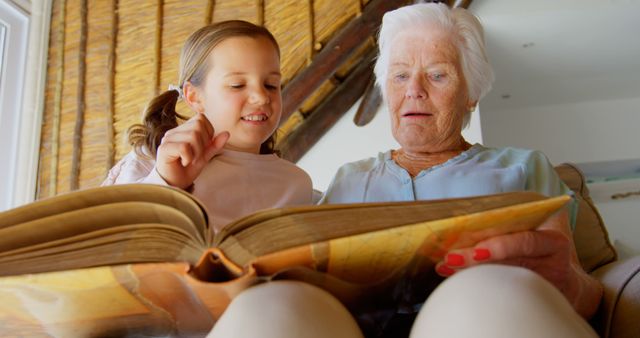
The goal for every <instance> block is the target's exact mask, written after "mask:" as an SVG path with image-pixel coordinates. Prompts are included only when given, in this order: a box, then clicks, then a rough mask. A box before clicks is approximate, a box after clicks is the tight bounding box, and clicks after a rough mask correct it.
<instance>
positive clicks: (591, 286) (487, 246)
mask: <svg viewBox="0 0 640 338" xmlns="http://www.w3.org/2000/svg"><path fill="white" fill-rule="evenodd" d="M485 263H494V264H506V265H513V266H521V267H525V268H528V269H530V270H533V271H535V272H537V273H538V274H539V275H541V276H542V277H544V278H545V279H546V280H548V281H549V282H551V283H552V284H553V285H555V286H556V287H557V288H558V290H560V291H561V292H562V293H563V294H564V295H565V297H566V298H567V299H568V300H569V302H570V303H571V304H572V305H573V307H574V308H575V309H576V311H577V312H578V313H580V314H581V315H582V316H583V317H585V318H589V317H590V316H592V315H593V313H594V312H595V311H596V309H597V307H598V304H599V303H600V297H601V294H602V286H601V285H600V284H599V282H597V281H596V280H595V279H593V278H592V277H591V276H589V275H588V274H587V273H586V272H585V271H584V270H583V269H582V267H581V265H580V262H579V260H578V255H577V253H576V250H575V245H574V243H573V236H572V233H571V229H570V227H569V217H568V212H567V211H566V210H563V211H561V212H558V213H556V214H555V215H553V216H551V217H549V219H547V221H545V222H544V223H543V224H542V225H541V226H540V227H538V228H537V229H535V230H531V231H522V232H517V233H512V234H507V235H501V236H496V237H492V238H489V239H486V240H484V241H481V242H479V243H477V244H476V245H475V246H474V247H472V248H465V249H457V250H451V251H449V252H448V253H447V255H446V256H445V257H444V260H443V261H441V262H439V263H438V264H437V265H436V271H437V272H438V274H440V275H442V276H450V275H452V274H453V273H455V272H456V271H458V270H460V269H464V268H467V267H471V266H474V265H478V264H485Z"/></svg>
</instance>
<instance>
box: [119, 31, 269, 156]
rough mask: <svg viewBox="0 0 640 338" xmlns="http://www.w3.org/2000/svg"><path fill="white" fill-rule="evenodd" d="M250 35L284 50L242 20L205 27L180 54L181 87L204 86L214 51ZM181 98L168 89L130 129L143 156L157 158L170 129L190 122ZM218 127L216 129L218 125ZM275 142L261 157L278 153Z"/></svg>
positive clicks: (265, 146) (266, 146)
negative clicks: (180, 107)
mask: <svg viewBox="0 0 640 338" xmlns="http://www.w3.org/2000/svg"><path fill="white" fill-rule="evenodd" d="M241 36H247V37H252V38H258V37H264V38H267V39H268V40H269V41H271V42H272V43H273V46H274V48H275V49H276V52H277V53H278V57H280V48H279V47H278V42H277V41H276V39H275V38H274V37H273V35H272V34H271V32H269V31H268V30H267V29H266V28H264V27H261V26H257V25H254V24H252V23H250V22H246V21H242V20H230V21H223V22H218V23H214V24H211V25H207V26H204V27H202V28H200V29H198V30H197V31H195V32H194V33H193V34H191V35H190V36H189V38H188V39H187V41H186V42H185V43H184V46H183V47H182V52H181V53H180V74H179V82H178V83H179V85H180V88H182V86H183V85H184V84H185V83H186V82H187V81H189V82H190V83H191V84H193V85H194V86H196V87H198V86H200V85H202V84H203V82H204V79H205V76H206V75H207V72H208V71H209V64H208V62H207V59H208V57H209V54H210V53H211V51H212V50H213V49H214V48H215V47H216V46H217V45H218V44H220V43H221V42H222V41H224V40H226V39H229V38H232V37H241ZM179 97H180V92H178V91H177V90H167V91H165V92H163V93H162V94H160V95H158V96H157V97H155V98H154V99H152V100H151V101H150V102H149V104H148V105H147V107H146V108H145V109H144V117H143V120H142V123H140V124H134V125H132V126H131V127H129V129H128V131H127V133H128V137H129V143H130V144H131V145H132V146H133V148H134V150H135V152H136V153H137V154H138V155H141V156H149V155H150V156H152V157H154V158H155V157H156V153H157V151H158V146H160V142H161V141H162V137H164V134H165V133H166V132H167V131H168V130H169V129H173V128H175V127H177V126H178V119H180V120H182V121H184V120H187V118H186V117H185V116H182V115H180V114H178V113H177V112H176V103H177V101H178V98H179ZM214 127H215V126H214ZM274 146H275V140H274V137H273V135H271V136H269V138H268V139H267V140H266V141H265V142H264V143H263V144H262V145H261V146H260V153H261V154H271V153H274V152H275V150H274Z"/></svg>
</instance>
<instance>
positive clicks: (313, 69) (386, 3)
mask: <svg viewBox="0 0 640 338" xmlns="http://www.w3.org/2000/svg"><path fill="white" fill-rule="evenodd" d="M406 3H407V0H372V1H371V2H369V3H368V4H367V5H366V6H365V8H364V11H363V12H362V15H361V16H360V17H358V18H355V19H353V20H351V22H349V23H348V24H347V25H346V26H345V27H344V28H343V29H341V30H340V32H339V33H338V34H337V35H336V36H335V37H334V38H333V39H331V41H330V42H329V43H328V44H327V45H326V46H325V47H324V48H323V49H322V50H321V51H320V52H319V53H318V54H317V55H316V56H315V57H314V59H313V62H312V63H311V65H309V66H308V67H307V68H305V69H304V70H303V71H302V72H300V73H299V74H298V75H296V76H295V77H294V78H293V79H292V80H291V81H289V83H287V85H286V87H285V88H284V91H283V93H282V96H283V98H284V102H283V109H282V119H281V121H282V122H284V121H286V120H287V118H289V116H290V115H291V114H293V112H295V111H296V109H298V108H299V107H300V105H302V103H303V102H304V100H305V99H307V97H309V95H311V94H312V93H313V92H314V91H315V90H316V89H318V87H320V85H321V84H322V83H324V81H326V80H327V79H329V77H331V76H332V75H333V74H334V73H335V72H336V70H337V69H338V68H339V67H340V65H341V64H343V63H344V62H345V61H347V60H348V58H349V57H350V56H351V55H352V54H353V53H354V52H355V51H356V50H357V49H358V47H359V46H360V45H362V44H363V43H365V42H366V41H367V39H368V38H369V37H370V36H372V35H374V34H375V33H376V31H377V29H378V27H379V26H380V22H381V20H382V16H383V15H384V13H386V12H388V11H390V10H393V9H396V8H398V7H400V6H401V5H404V4H406Z"/></svg>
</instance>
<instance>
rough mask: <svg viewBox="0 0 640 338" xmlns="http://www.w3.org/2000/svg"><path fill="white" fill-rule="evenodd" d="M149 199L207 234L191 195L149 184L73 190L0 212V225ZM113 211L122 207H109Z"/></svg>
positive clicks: (202, 215) (203, 215) (199, 207)
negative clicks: (179, 213) (177, 211)
mask: <svg viewBox="0 0 640 338" xmlns="http://www.w3.org/2000/svg"><path fill="white" fill-rule="evenodd" d="M133 201H138V202H149V203H155V204H161V205H166V206H168V207H171V208H174V209H177V210H180V211H181V212H182V213H184V214H185V215H186V216H187V217H188V218H189V219H191V221H192V222H193V224H194V225H195V226H196V228H197V229H198V232H199V233H201V234H202V235H203V236H204V237H205V238H207V239H210V238H211V234H210V230H209V229H208V226H207V215H206V213H205V212H204V208H203V207H202V205H201V204H200V202H198V201H197V200H196V199H195V198H194V197H193V196H191V195H190V194H188V193H186V192H184V191H181V190H179V189H176V188H171V187H166V186H158V185H152V184H123V185H114V186H107V187H98V188H92V189H85V190H79V191H74V192H71V193H67V194H63V195H59V196H55V197H51V198H47V199H43V200H40V201H37V202H34V203H30V204H27V205H25V206H22V207H19V208H15V209H11V210H8V211H5V212H1V213H0V229H1V228H5V227H8V226H12V225H16V224H20V223H25V222H29V221H33V220H37V219H42V218H45V217H48V216H52V215H58V214H62V213H65V212H69V211H73V210H80V209H84V208H88V207H93V206H98V205H104V204H110V203H115V202H133ZM112 211H113V212H114V213H119V212H122V209H113V210H112Z"/></svg>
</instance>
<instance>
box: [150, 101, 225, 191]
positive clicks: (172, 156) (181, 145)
mask: <svg viewBox="0 0 640 338" xmlns="http://www.w3.org/2000/svg"><path fill="white" fill-rule="evenodd" d="M228 139H229V133H228V132H226V131H225V132H222V133H220V134H219V135H217V136H215V137H214V129H213V126H212V125H211V123H210V122H209V119H207V117H206V116H204V114H196V115H195V116H193V117H192V118H190V119H189V120H188V121H187V122H185V123H183V124H182V125H180V126H178V127H175V128H173V129H171V130H169V131H167V132H166V133H165V135H164V137H163V138H162V142H161V143H160V146H159V147H158V154H157V156H156V170H157V171H158V174H160V176H161V177H162V178H163V179H164V180H165V181H167V183H169V184H170V185H172V186H174V187H178V188H182V189H185V188H187V187H189V186H190V185H191V184H193V181H195V179H196V178H197V177H198V175H200V172H202V169H203V168H204V166H205V165H207V163H209V161H210V160H211V159H212V158H213V157H214V156H216V155H218V154H220V153H221V152H222V149H223V147H224V145H225V143H227V140H228Z"/></svg>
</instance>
